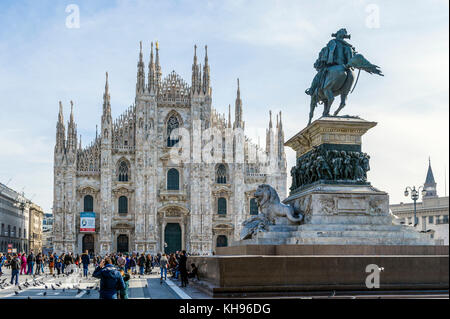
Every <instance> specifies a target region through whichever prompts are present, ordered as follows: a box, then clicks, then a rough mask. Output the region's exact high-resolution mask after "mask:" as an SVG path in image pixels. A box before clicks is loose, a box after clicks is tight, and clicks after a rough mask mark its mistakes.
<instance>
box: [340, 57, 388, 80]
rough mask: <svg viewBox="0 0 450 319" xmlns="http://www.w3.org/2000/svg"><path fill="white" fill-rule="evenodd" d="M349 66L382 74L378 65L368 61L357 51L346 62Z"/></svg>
mask: <svg viewBox="0 0 450 319" xmlns="http://www.w3.org/2000/svg"><path fill="white" fill-rule="evenodd" d="M347 65H348V66H350V67H354V68H357V69H360V70H364V71H366V72H368V73H370V74H377V75H380V76H384V74H383V73H381V70H380V67H379V66H378V65H375V64H372V63H370V62H369V61H368V60H367V59H366V58H365V57H364V56H363V55H362V54H360V53H358V54H355V56H353V58H351V59H350V61H349V62H348V64H347Z"/></svg>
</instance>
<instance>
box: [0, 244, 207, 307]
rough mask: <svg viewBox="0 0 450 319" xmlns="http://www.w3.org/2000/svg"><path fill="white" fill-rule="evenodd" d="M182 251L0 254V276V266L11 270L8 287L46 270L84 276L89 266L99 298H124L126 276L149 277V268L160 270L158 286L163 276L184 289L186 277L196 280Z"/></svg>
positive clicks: (125, 295) (196, 275)
mask: <svg viewBox="0 0 450 319" xmlns="http://www.w3.org/2000/svg"><path fill="white" fill-rule="evenodd" d="M187 257H188V254H187V253H186V251H184V250H183V251H177V252H176V253H172V254H165V253H163V254H160V253H159V254H156V255H154V256H153V255H151V254H144V253H131V254H123V253H112V254H108V255H106V256H104V257H101V256H100V255H94V254H89V252H88V251H86V252H84V253H83V254H81V255H79V254H76V255H74V254H73V253H62V254H60V255H58V254H56V253H48V254H43V253H40V252H39V253H37V254H36V255H35V254H34V252H33V251H31V252H30V253H29V254H28V255H27V254H26V253H25V252H24V253H18V254H17V253H15V254H12V255H11V254H7V255H2V254H1V253H0V276H1V275H2V274H3V273H2V267H7V268H10V269H11V284H15V285H18V284H19V275H23V274H25V275H40V274H44V273H45V272H46V271H48V273H49V274H50V275H53V276H56V275H58V276H59V275H60V274H71V273H73V272H78V271H80V270H81V269H82V270H83V276H84V277H88V275H89V265H91V264H93V266H94V267H95V270H94V272H93V273H92V276H93V277H95V278H98V279H100V289H99V292H100V298H102V299H115V298H120V299H128V282H129V280H130V278H131V276H130V275H150V274H152V273H153V269H154V268H156V269H159V271H160V275H161V276H160V283H161V284H162V283H163V281H164V280H167V275H168V274H169V276H172V278H175V279H180V281H181V287H187V285H188V282H189V280H188V278H197V279H198V269H197V267H196V266H195V264H191V271H190V272H188V268H187V265H186V263H187Z"/></svg>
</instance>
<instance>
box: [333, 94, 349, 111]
mask: <svg viewBox="0 0 450 319" xmlns="http://www.w3.org/2000/svg"><path fill="white" fill-rule="evenodd" d="M346 101H347V94H341V104H339V107H338V109H337V110H336V111H335V112H334V114H333V115H334V116H336V115H338V114H339V111H340V110H342V109H343V108H344V106H345V102H346Z"/></svg>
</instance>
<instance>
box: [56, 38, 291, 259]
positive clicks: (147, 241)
mask: <svg viewBox="0 0 450 319" xmlns="http://www.w3.org/2000/svg"><path fill="white" fill-rule="evenodd" d="M146 69H147V68H146V67H145V66H144V62H143V53H142V44H141V50H140V53H139V58H138V64H137V81H136V96H135V103H134V104H133V105H132V106H131V107H129V108H128V109H127V110H126V111H124V113H123V114H122V115H120V116H119V118H118V119H116V120H113V119H112V116H111V102H110V92H109V84H108V74H107V75H106V76H107V77H106V85H105V91H104V94H103V114H102V118H101V132H100V134H98V135H97V137H96V138H95V140H94V141H93V142H92V143H91V144H89V145H88V146H86V147H82V145H81V141H80V140H79V139H78V138H77V129H76V124H75V121H74V116H73V104H72V102H71V104H72V108H71V113H70V119H69V121H68V123H67V131H66V126H65V123H64V116H63V109H62V104H61V102H60V111H59V115H58V121H57V126H56V127H57V129H56V131H57V133H56V145H55V153H54V205H53V214H54V222H53V247H54V249H55V250H56V251H57V252H61V251H73V252H81V251H84V250H89V251H91V252H95V253H101V254H103V253H107V252H113V251H114V252H115V251H121V252H130V251H139V252H144V251H146V252H151V253H158V252H164V251H165V252H174V251H176V250H180V249H186V250H188V251H190V252H191V253H194V254H207V253H211V252H213V251H214V250H215V247H217V246H226V245H229V244H230V242H231V241H233V240H236V239H238V238H239V233H240V230H241V225H242V222H243V221H244V220H246V219H247V218H248V217H249V216H250V215H251V214H257V213H258V208H257V205H256V202H255V200H254V198H253V193H254V191H255V190H256V188H257V186H258V185H259V184H262V183H267V184H270V185H272V186H273V187H274V188H275V189H276V190H277V191H278V193H279V195H280V197H281V198H285V196H286V176H287V175H286V155H285V152H284V133H283V128H282V121H281V114H280V116H278V115H277V120H276V124H273V123H272V116H271V115H270V121H269V128H268V129H267V131H266V146H265V147H259V146H258V145H256V144H255V143H253V142H252V141H251V140H250V139H249V138H248V137H246V136H245V133H244V128H245V123H244V121H243V104H242V99H241V96H240V94H241V93H240V85H239V80H238V86H237V93H236V98H235V111H234V121H232V120H231V107H230V106H229V108H228V118H227V116H225V115H223V114H219V113H218V112H217V111H216V110H215V109H214V108H213V106H212V89H211V85H210V66H209V62H208V55H207V47H205V57H204V64H203V66H201V65H200V64H198V60H197V52H196V47H195V49H194V58H193V64H192V81H191V85H188V84H187V83H186V82H185V81H184V80H183V79H181V77H180V76H179V75H178V74H177V73H175V71H172V72H171V73H169V74H168V75H167V76H166V77H165V78H163V77H162V71H161V66H160V61H159V47H158V44H157V45H156V50H155V54H154V50H153V44H152V49H151V53H150V62H149V64H148V74H147V75H146V74H145V73H146V72H145V71H146ZM230 132H231V134H230ZM186 134H187V135H186ZM227 134H228V135H227ZM197 135H200V139H198V137H199V136H197ZM227 136H228V137H229V136H231V139H230V138H226V137H227ZM186 145H188V147H186ZM180 154H182V156H181V155H180ZM210 155H211V156H210ZM210 158H213V159H214V160H210ZM87 212H90V213H93V214H89V216H90V217H86V216H88V215H86V214H85V213H87ZM82 213H83V214H82ZM89 225H91V226H92V225H94V226H93V227H94V228H93V229H91V230H90V231H86V229H88V228H85V227H88V226H89Z"/></svg>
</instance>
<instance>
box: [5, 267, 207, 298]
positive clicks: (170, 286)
mask: <svg viewBox="0 0 450 319" xmlns="http://www.w3.org/2000/svg"><path fill="white" fill-rule="evenodd" d="M74 269H75V271H74V273H73V274H70V275H60V276H57V275H55V276H51V275H50V274H49V272H48V269H47V268H46V269H45V270H46V273H44V274H43V275H38V276H29V275H22V276H20V275H19V287H20V288H19V287H17V286H14V285H10V284H9V282H10V280H11V270H9V269H6V268H4V269H3V271H4V274H3V275H2V276H1V277H0V284H1V285H0V299H29V298H31V299H98V298H99V294H98V291H97V290H96V288H97V287H98V285H99V280H98V279H96V278H93V277H92V272H93V270H94V268H93V267H90V269H89V276H88V277H87V278H84V277H82V270H81V269H78V268H74ZM179 285H180V282H179V281H178V280H175V279H170V278H168V279H167V281H163V282H161V281H160V279H159V269H154V271H153V273H152V274H150V275H144V276H141V275H131V279H130V281H129V289H128V295H129V298H130V299H194V298H210V297H209V296H208V295H206V294H204V293H202V292H200V291H198V290H197V289H195V288H193V287H187V288H180V287H179Z"/></svg>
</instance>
